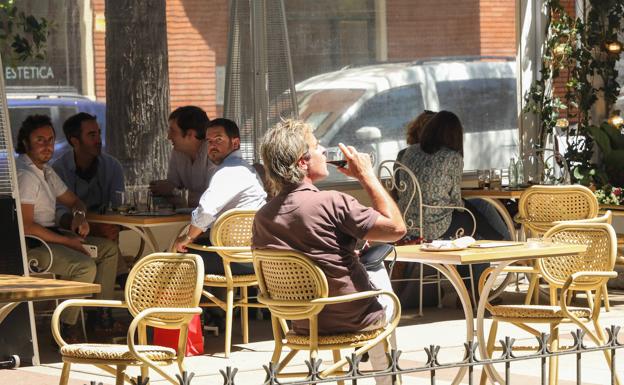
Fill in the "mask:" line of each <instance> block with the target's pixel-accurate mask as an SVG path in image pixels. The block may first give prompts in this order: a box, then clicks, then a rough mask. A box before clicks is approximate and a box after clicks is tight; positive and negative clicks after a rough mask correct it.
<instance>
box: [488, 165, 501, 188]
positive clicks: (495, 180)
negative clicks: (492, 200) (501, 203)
mask: <svg viewBox="0 0 624 385" xmlns="http://www.w3.org/2000/svg"><path fill="white" fill-rule="evenodd" d="M502 179H503V174H502V170H501V169H499V168H493V169H491V170H490V188H491V189H492V190H500V189H501V187H502Z"/></svg>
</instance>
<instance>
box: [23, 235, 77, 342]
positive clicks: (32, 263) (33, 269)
mask: <svg viewBox="0 0 624 385" xmlns="http://www.w3.org/2000/svg"><path fill="white" fill-rule="evenodd" d="M24 238H26V239H27V240H30V241H27V243H28V244H32V245H31V246H30V247H27V248H31V247H37V246H35V244H36V245H41V247H44V248H45V249H46V250H47V252H48V255H49V258H50V261H49V262H48V263H47V265H45V266H40V262H39V260H37V259H35V258H31V257H30V256H28V257H27V258H28V275H30V276H32V277H42V278H52V279H56V274H54V273H52V272H50V268H51V267H52V263H53V262H54V253H53V252H52V249H51V248H50V245H48V243H47V242H46V241H44V240H43V239H41V238H39V237H38V236H36V235H24ZM27 254H28V253H27ZM54 303H55V305H56V306H54V307H55V308H57V307H58V305H59V301H58V299H56V300H54ZM52 312H53V310H44V311H41V312H39V311H37V313H38V314H40V315H41V316H43V317H51V316H52ZM80 325H81V327H82V335H83V336H84V338H85V341H87V340H88V337H87V326H86V323H85V316H84V311H83V309H80Z"/></svg>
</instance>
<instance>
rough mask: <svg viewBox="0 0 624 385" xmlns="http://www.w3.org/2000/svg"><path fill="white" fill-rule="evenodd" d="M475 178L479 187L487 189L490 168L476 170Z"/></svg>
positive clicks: (488, 186)
mask: <svg viewBox="0 0 624 385" xmlns="http://www.w3.org/2000/svg"><path fill="white" fill-rule="evenodd" d="M477 180H478V181H479V188H480V189H484V190H488V189H489V188H490V170H478V171H477Z"/></svg>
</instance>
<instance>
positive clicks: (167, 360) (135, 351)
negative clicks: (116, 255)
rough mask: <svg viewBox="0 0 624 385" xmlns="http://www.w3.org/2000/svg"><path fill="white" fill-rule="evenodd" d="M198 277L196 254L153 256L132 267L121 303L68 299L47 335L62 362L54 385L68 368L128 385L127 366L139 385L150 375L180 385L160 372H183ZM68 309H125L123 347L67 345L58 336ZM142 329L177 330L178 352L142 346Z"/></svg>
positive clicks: (63, 379)
mask: <svg viewBox="0 0 624 385" xmlns="http://www.w3.org/2000/svg"><path fill="white" fill-rule="evenodd" d="M203 276H204V263H203V261H202V259H201V258H200V257H199V256H198V255H196V254H178V253H153V254H150V255H148V256H145V257H143V258H141V259H140V260H139V261H137V263H136V264H135V265H134V267H133V268H132V270H131V271H130V274H129V275H128V281H127V282H126V287H125V302H124V301H111V300H88V299H72V300H68V301H64V302H63V303H61V305H60V306H59V307H58V308H57V309H56V310H55V311H54V315H53V316H52V335H53V336H54V339H55V340H56V342H57V343H58V345H59V346H60V353H61V357H62V360H63V370H62V372H61V379H60V382H59V384H60V385H66V384H67V382H68V380H69V373H70V370H71V365H72V364H92V365H95V366H97V367H99V368H100V369H102V370H105V371H106V372H108V373H111V374H113V375H115V378H116V382H115V383H116V385H122V384H123V383H124V381H127V382H130V378H129V377H128V376H127V375H126V368H127V367H128V366H140V367H141V376H142V377H143V378H144V379H145V378H147V377H148V376H149V369H152V370H155V371H156V372H157V373H158V374H160V375H161V376H163V377H164V378H165V379H166V380H167V381H169V382H171V383H172V384H179V382H178V381H177V380H176V379H175V378H174V377H173V376H171V375H170V374H168V373H166V372H165V371H164V370H162V369H161V368H160V367H161V366H165V365H172V364H177V365H178V369H179V370H180V373H182V372H183V371H184V353H185V351H186V341H187V334H188V324H189V322H190V321H191V319H192V318H193V316H194V315H196V314H201V311H202V309H201V308H200V307H199V300H200V298H201V291H202V283H203ZM70 306H81V307H86V306H91V307H92V306H95V307H114V308H125V309H127V310H128V311H129V312H130V314H131V315H132V317H133V318H134V319H133V320H132V323H131V324H130V326H129V328H128V334H127V344H123V345H121V344H67V343H66V342H65V341H64V340H63V337H62V336H61V332H60V318H59V317H60V315H61V313H62V312H63V310H65V309H66V308H68V307H70ZM147 326H151V327H158V328H164V329H180V336H179V339H178V348H177V350H176V349H171V348H167V347H163V346H154V345H147V332H146V327H147ZM137 332H138V338H136V337H135V334H137ZM137 342H138V344H137Z"/></svg>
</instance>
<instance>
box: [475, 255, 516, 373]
mask: <svg viewBox="0 0 624 385" xmlns="http://www.w3.org/2000/svg"><path fill="white" fill-rule="evenodd" d="M513 262H515V261H505V262H501V263H500V264H499V265H498V266H496V268H495V269H494V270H493V271H492V273H491V274H490V276H489V277H488V279H487V280H486V281H485V285H484V286H483V290H482V291H481V298H479V306H477V341H478V342H479V353H480V354H481V359H483V360H485V359H488V358H490V357H489V356H488V353H487V341H486V340H485V329H484V323H483V318H484V317H485V305H486V303H487V301H488V294H489V293H490V290H492V287H493V286H494V282H495V281H496V277H497V276H498V275H499V274H500V273H501V271H503V269H504V268H505V267H507V266H509V265H510V264H511V263H513ZM483 370H485V373H486V374H487V376H488V378H490V380H492V381H493V382H494V383H495V384H504V383H505V380H503V378H502V377H501V376H500V375H499V374H498V372H497V371H496V369H495V368H494V366H493V365H483Z"/></svg>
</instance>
